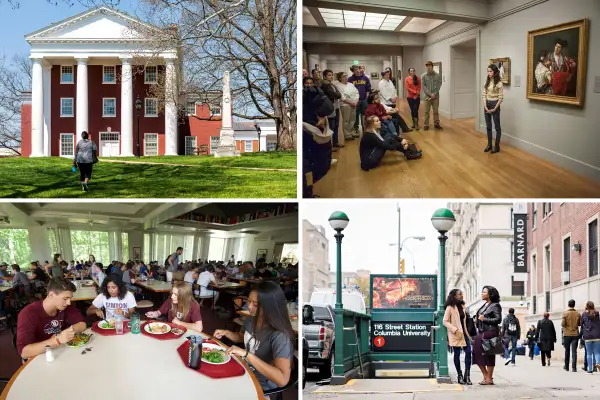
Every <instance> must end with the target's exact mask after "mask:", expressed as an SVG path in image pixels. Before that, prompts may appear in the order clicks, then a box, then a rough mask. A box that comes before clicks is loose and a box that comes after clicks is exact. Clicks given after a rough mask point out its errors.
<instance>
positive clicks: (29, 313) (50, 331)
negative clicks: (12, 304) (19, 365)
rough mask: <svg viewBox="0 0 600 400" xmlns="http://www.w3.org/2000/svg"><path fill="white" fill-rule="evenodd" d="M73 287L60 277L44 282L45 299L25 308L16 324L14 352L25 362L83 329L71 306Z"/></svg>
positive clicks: (79, 318) (77, 312)
mask: <svg viewBox="0 0 600 400" xmlns="http://www.w3.org/2000/svg"><path fill="white" fill-rule="evenodd" d="M75 290H76V288H75V285H73V283H71V282H70V281H68V280H66V279H63V278H55V279H52V280H50V282H49V283H48V296H46V298H45V299H44V300H40V301H36V302H34V303H31V304H30V305H28V306H27V307H25V308H24V309H23V310H22V311H21V313H20V314H19V320H18V325H17V351H18V352H19V354H20V355H21V358H23V359H26V358H29V357H33V356H36V355H38V354H41V353H43V352H44V351H45V348H46V346H50V347H51V348H55V347H58V346H60V345H62V344H65V343H67V342H69V341H70V340H71V339H73V337H75V334H76V333H80V332H83V331H85V330H86V328H87V326H86V323H85V320H84V318H83V315H81V313H80V312H79V311H78V310H77V308H75V306H74V305H71V298H72V297H73V292H75Z"/></svg>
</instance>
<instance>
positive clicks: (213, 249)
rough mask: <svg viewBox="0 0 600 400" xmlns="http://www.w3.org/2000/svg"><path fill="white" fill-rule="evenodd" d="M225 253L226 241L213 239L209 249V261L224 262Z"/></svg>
mask: <svg viewBox="0 0 600 400" xmlns="http://www.w3.org/2000/svg"><path fill="white" fill-rule="evenodd" d="M224 251H225V239H221V238H216V237H211V238H210V245H209V247H208V259H209V260H214V261H223V252H224Z"/></svg>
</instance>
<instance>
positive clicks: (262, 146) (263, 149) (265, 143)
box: [259, 133, 267, 151]
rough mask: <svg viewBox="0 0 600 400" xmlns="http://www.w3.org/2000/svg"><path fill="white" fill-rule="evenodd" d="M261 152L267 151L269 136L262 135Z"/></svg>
mask: <svg viewBox="0 0 600 400" xmlns="http://www.w3.org/2000/svg"><path fill="white" fill-rule="evenodd" d="M259 142H260V151H267V134H266V133H263V134H262V135H260V140H259Z"/></svg>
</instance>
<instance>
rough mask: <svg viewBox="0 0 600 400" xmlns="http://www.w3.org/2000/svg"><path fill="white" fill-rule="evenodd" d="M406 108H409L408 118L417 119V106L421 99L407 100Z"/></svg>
mask: <svg viewBox="0 0 600 400" xmlns="http://www.w3.org/2000/svg"><path fill="white" fill-rule="evenodd" d="M407 100H408V106H409V107H410V116H411V117H413V118H419V106H420V105H421V98H420V97H417V98H416V99H411V98H408V99H407Z"/></svg>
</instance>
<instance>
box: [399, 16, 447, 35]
mask: <svg viewBox="0 0 600 400" xmlns="http://www.w3.org/2000/svg"><path fill="white" fill-rule="evenodd" d="M444 22H446V21H444V20H443V19H429V18H418V17H415V18H413V19H411V20H410V21H409V22H408V23H407V24H406V25H405V26H404V27H403V28H402V29H401V31H402V32H413V33H427V32H429V31H430V30H432V29H434V28H436V27H438V26H440V25H441V24H443V23H444Z"/></svg>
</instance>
